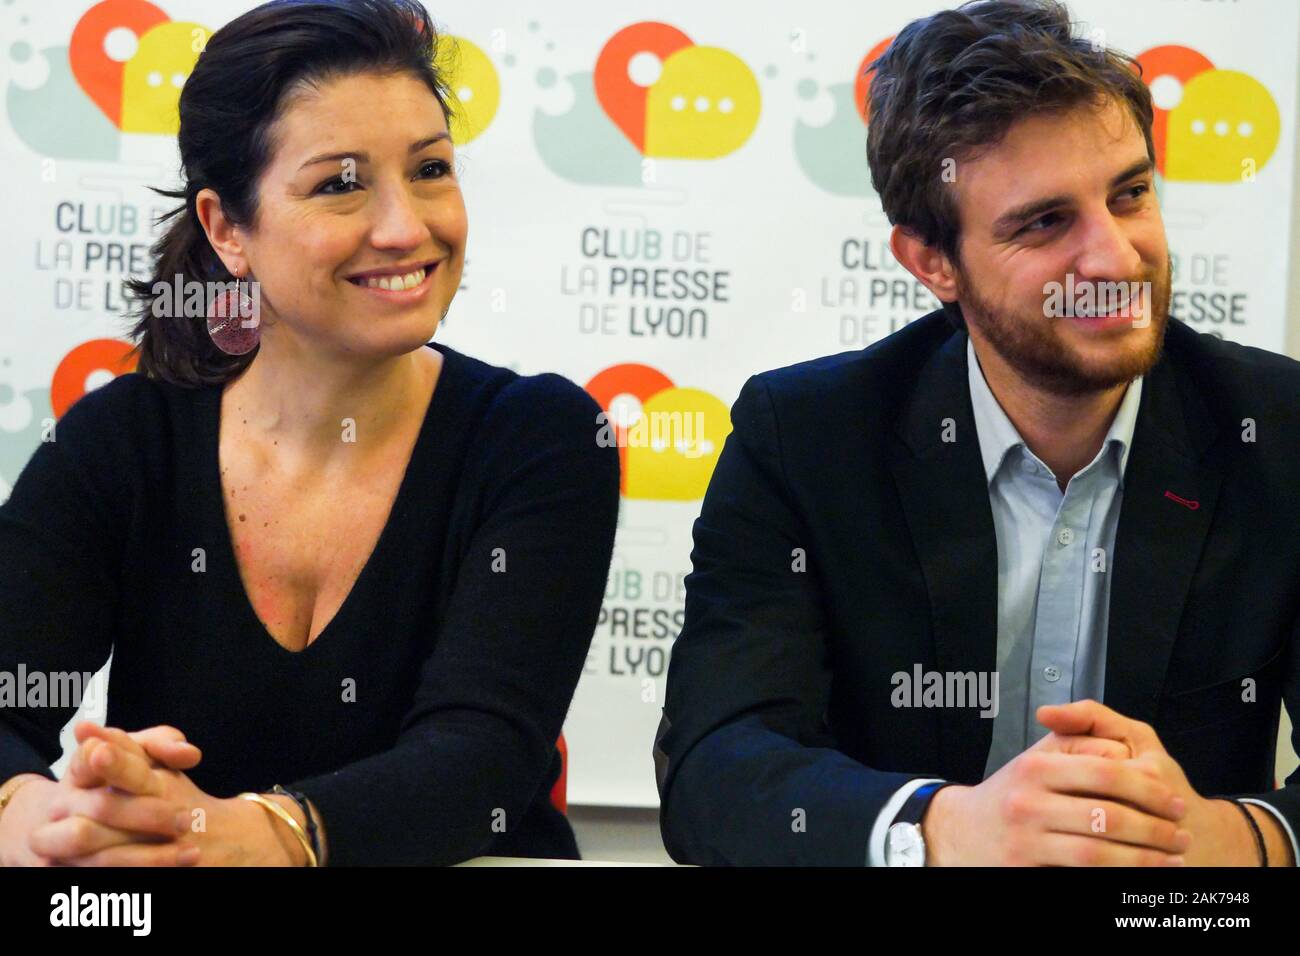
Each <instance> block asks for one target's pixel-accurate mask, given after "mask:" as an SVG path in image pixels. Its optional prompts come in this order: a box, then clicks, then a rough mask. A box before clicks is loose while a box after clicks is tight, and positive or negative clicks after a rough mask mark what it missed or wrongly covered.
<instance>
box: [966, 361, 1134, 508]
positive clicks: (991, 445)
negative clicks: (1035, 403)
mask: <svg viewBox="0 0 1300 956" xmlns="http://www.w3.org/2000/svg"><path fill="white" fill-rule="evenodd" d="M966 376H967V380H968V382H969V384H970V399H971V407H972V409H973V410H974V412H975V430H976V431H977V432H978V434H979V442H980V456H981V457H982V458H983V459H984V474H985V477H986V478H987V479H988V482H989V484H992V483H993V478H994V477H995V476H996V475H997V473H998V469H999V468H1001V467H1002V461H1003V459H1005V458H1006V456H1007V453H1008V452H1010V451H1011V450H1012V449H1014V448H1016V447H1017V446H1022V445H1025V441H1024V439H1023V438H1021V437H1020V432H1018V431H1016V426H1015V425H1013V424H1011V419H1009V418H1007V413H1006V412H1004V411H1003V410H1002V406H1001V405H999V404H998V400H997V398H995V397H994V395H993V392H992V390H991V389H990V388H989V385H988V382H987V381H985V379H984V372H983V370H982V369H981V368H980V364H979V358H978V356H976V354H975V345H974V343H972V342H971V340H970V338H969V337H968V338H967V339H966ZM1141 400H1142V376H1138V377H1137V378H1135V379H1134V380H1133V381H1132V382H1131V383H1129V387H1128V388H1127V389H1125V391H1124V398H1123V400H1122V401H1121V402H1120V403H1119V410H1118V411H1117V412H1116V413H1115V420H1114V421H1113V422H1111V425H1110V431H1108V432H1107V433H1106V440H1105V441H1103V442H1102V445H1101V451H1099V452H1098V455H1099V456H1100V455H1102V454H1104V453H1105V452H1106V451H1107V450H1108V449H1109V448H1110V447H1111V446H1112V445H1118V446H1119V450H1118V454H1119V482H1120V487H1123V485H1124V469H1125V467H1126V466H1127V465H1128V453H1129V449H1130V448H1131V447H1132V445H1133V429H1134V428H1135V427H1136V425H1137V413H1138V405H1139V404H1140V403H1141ZM1025 450H1026V452H1028V450H1029V449H1028V446H1025ZM1094 460H1095V459H1094Z"/></svg>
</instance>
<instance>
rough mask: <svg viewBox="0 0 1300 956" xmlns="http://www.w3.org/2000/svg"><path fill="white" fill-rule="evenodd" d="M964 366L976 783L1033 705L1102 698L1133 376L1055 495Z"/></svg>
mask: <svg viewBox="0 0 1300 956" xmlns="http://www.w3.org/2000/svg"><path fill="white" fill-rule="evenodd" d="M966 361H967V377H968V380H969V385H970V397H971V406H972V408H973V410H974V413H975V428H976V432H977V433H978V436H979V443H980V455H981V457H982V459H983V462H984V474H985V477H986V479H987V480H988V490H989V504H990V506H991V508H992V512H993V526H994V529H995V531H996V532H997V544H998V638H997V641H998V643H997V669H998V711H997V714H996V715H995V716H994V717H993V742H992V746H991V747H990V748H989V754H988V760H987V762H986V763H985V766H984V778H985V779H988V777H989V776H991V775H992V774H994V773H995V772H997V770H999V769H1000V768H1001V767H1002V766H1003V765H1005V764H1006V763H1008V762H1009V761H1010V760H1012V759H1013V758H1014V757H1016V756H1017V755H1018V754H1020V753H1022V752H1023V751H1024V750H1026V749H1027V748H1029V747H1031V746H1033V745H1034V744H1035V743H1037V742H1038V741H1039V740H1041V739H1042V738H1043V737H1045V736H1047V734H1048V730H1047V728H1046V727H1043V726H1042V725H1041V724H1039V723H1038V722H1037V720H1035V718H1034V713H1035V711H1036V710H1037V709H1038V707H1040V706H1042V705H1043V704H1068V703H1070V702H1072V701H1076V700H1084V699H1087V698H1092V699H1093V700H1102V697H1103V694H1104V692H1105V689H1106V688H1105V684H1106V635H1107V626H1108V620H1109V611H1110V568H1111V565H1112V555H1113V552H1114V547H1115V532H1116V529H1117V528H1118V526H1119V512H1120V504H1121V502H1122V499H1123V491H1124V468H1125V466H1126V465H1127V463H1128V455H1129V449H1130V447H1131V446H1132V444H1133V429H1134V427H1135V425H1136V424H1137V413H1138V405H1139V403H1140V402H1141V400H1142V379H1141V378H1140V377H1139V378H1135V379H1134V380H1133V381H1132V382H1131V383H1130V384H1129V387H1128V389H1127V390H1126V391H1125V392H1124V398H1123V399H1122V400H1121V402H1120V405H1119V409H1118V410H1117V411H1116V413H1115V418H1114V421H1113V422H1112V423H1111V427H1110V430H1109V431H1108V432H1107V433H1106V438H1105V439H1104V440H1103V441H1102V444H1101V448H1100V449H1099V450H1098V452H1097V454H1096V456H1094V458H1093V459H1092V461H1091V462H1089V463H1088V464H1087V465H1086V466H1085V467H1084V468H1082V469H1081V470H1080V471H1079V472H1078V473H1076V474H1075V475H1074V476H1072V477H1071V478H1070V480H1069V483H1068V484H1067V485H1066V488H1065V491H1064V492H1062V491H1061V489H1060V487H1059V486H1058V485H1057V480H1056V475H1054V474H1053V473H1052V470H1051V469H1050V468H1048V467H1047V465H1046V464H1044V463H1043V462H1042V461H1041V460H1040V459H1039V458H1038V456H1037V455H1035V454H1034V453H1033V452H1032V451H1030V450H1029V447H1028V446H1027V445H1026V444H1025V442H1024V439H1022V438H1021V437H1020V433H1019V432H1017V431H1016V427H1015V426H1014V425H1013V424H1012V423H1011V419H1009V418H1007V414H1006V412H1004V411H1003V410H1002V406H1001V405H999V404H998V400H997V399H996V398H995V397H994V395H993V392H992V391H991V390H990V389H989V386H988V382H987V381H985V379H984V374H983V372H982V370H981V369H980V365H979V359H978V358H977V356H976V355H975V347H974V345H973V344H972V343H971V342H970V340H969V339H968V340H967V342H966ZM928 782H930V778H927V779H924V780H913V781H910V782H909V783H907V784H905V785H904V786H903V787H902V788H900V789H899V790H898V791H896V792H895V793H894V794H893V796H892V797H891V798H890V800H889V801H888V802H887V803H886V804H885V806H884V807H883V808H882V810H881V812H880V815H879V816H878V817H877V819H876V822H875V825H874V827H873V828H872V831H871V837H870V843H869V846H868V862H869V863H871V865H873V866H876V865H883V863H884V846H885V834H886V831H887V830H888V827H889V824H890V823H892V822H893V819H894V817H895V816H896V815H897V814H898V811H899V810H900V809H901V808H902V805H903V803H904V802H905V801H906V800H907V798H908V797H909V796H911V794H912V792H913V791H915V790H916V789H917V788H918V787H920V786H921V785H923V784H925V783H928ZM1250 802H1252V803H1256V804H1258V805H1259V806H1262V807H1264V808H1266V809H1268V810H1270V811H1272V813H1273V815H1274V816H1276V817H1277V818H1278V820H1279V821H1280V822H1281V823H1282V826H1283V828H1284V829H1285V830H1286V832H1287V835H1288V836H1289V837H1290V839H1291V844H1292V849H1293V852H1295V851H1296V847H1297V844H1296V839H1295V835H1294V834H1293V833H1292V832H1291V828H1290V826H1289V825H1288V824H1287V822H1286V820H1285V819H1284V818H1283V817H1282V815H1281V814H1280V813H1278V812H1277V811H1276V810H1275V809H1274V808H1273V807H1270V806H1269V805H1268V804H1266V803H1263V802H1262V801H1258V800H1252V801H1250ZM1297 858H1298V859H1300V856H1298V857H1297Z"/></svg>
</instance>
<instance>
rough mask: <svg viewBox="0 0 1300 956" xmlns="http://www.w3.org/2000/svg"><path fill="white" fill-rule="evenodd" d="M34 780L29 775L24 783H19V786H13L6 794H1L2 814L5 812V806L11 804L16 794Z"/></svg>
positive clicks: (0, 806) (0, 810) (0, 805)
mask: <svg viewBox="0 0 1300 956" xmlns="http://www.w3.org/2000/svg"><path fill="white" fill-rule="evenodd" d="M32 780H33V778H32V777H28V778H27V779H26V780H24V781H23V782H22V783H20V784H18V786H16V787H13V788H11V789H10V791H9V792H8V793H6V794H5V795H4V796H0V814H3V813H4V812H5V807H7V806H9V801H10V800H12V799H13V798H14V794H15V793H17V792H18V791H19V790H21V789H22V788H23V787H25V786H27V784H29V783H31V782H32Z"/></svg>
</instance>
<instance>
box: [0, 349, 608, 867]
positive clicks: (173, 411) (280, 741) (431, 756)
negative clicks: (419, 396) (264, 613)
mask: <svg viewBox="0 0 1300 956" xmlns="http://www.w3.org/2000/svg"><path fill="white" fill-rule="evenodd" d="M430 347H432V348H436V349H437V350H438V351H439V352H441V353H442V355H443V368H442V373H441V376H440V378H439V381H438V384H437V387H436V388H435V390H434V394H433V398H432V401H431V402H430V404H429V409H428V412H427V414H426V416H425V419H424V422H423V424H422V426H421V430H420V433H419V438H418V440H417V442H416V444H415V447H414V450H413V452H412V455H411V460H410V463H409V464H408V466H407V469H406V472H405V475H404V477H403V479H402V483H401V487H400V489H399V491H398V493H397V496H396V499H395V501H394V503H393V506H392V511H391V513H390V515H389V518H388V523H387V525H386V526H385V527H384V529H383V532H382V534H381V535H380V537H379V540H378V543H377V544H376V546H375V550H374V551H373V553H372V554H371V556H370V558H369V561H368V563H367V564H366V565H365V566H364V568H363V570H362V571H361V574H360V576H359V577H358V578H357V581H356V584H355V586H354V587H353V589H352V591H351V593H350V594H349V595H348V597H347V599H346V600H345V601H344V603H343V605H342V606H341V607H340V608H339V611H338V613H337V614H336V615H335V617H334V618H333V619H332V620H331V621H330V622H329V624H328V625H327V626H326V628H325V630H324V631H323V632H322V633H321V634H320V635H319V636H318V637H317V639H316V640H315V641H313V642H312V643H311V644H309V645H308V646H307V647H306V648H305V649H303V650H302V651H300V652H292V651H289V650H286V649H285V648H284V647H282V646H281V645H280V644H278V643H277V642H276V641H275V640H274V639H273V638H272V637H271V636H270V635H269V634H268V633H267V631H266V629H265V627H264V626H263V624H262V622H261V621H260V620H259V619H258V617H257V614H256V612H255V611H254V609H253V607H252V605H251V604H250V603H249V600H248V597H247V594H246V592H245V589H244V586H243V583H242V581H241V579H240V575H239V569H238V565H237V564H236V562H235V557H234V553H233V550H232V545H231V537H230V531H229V527H228V525H227V523H226V516H225V509H224V504H223V500H222V492H221V481H220V474H219V464H218V451H217V450H218V436H219V423H220V422H219V420H220V414H221V402H220V398H221V388H220V387H215V386H214V387H210V388H198V389H187V388H181V387H178V386H175V385H171V384H168V383H164V382H159V381H156V380H153V379H149V378H146V377H144V376H143V375H140V374H136V373H132V374H128V375H123V376H120V377H118V378H116V379H114V380H113V381H111V382H109V383H108V384H106V385H104V386H103V387H101V388H99V389H96V390H94V391H92V392H90V393H88V394H87V395H86V396H85V397H83V398H82V399H80V400H79V401H78V402H76V404H74V405H73V406H72V407H71V408H70V409H69V410H68V412H67V413H66V414H65V415H64V416H63V418H62V419H61V420H60V421H59V423H58V425H57V426H56V429H55V440H54V441H51V442H46V443H43V444H42V445H41V446H40V447H39V448H38V449H37V450H36V452H35V453H34V454H33V456H32V458H31V460H30V461H29V462H28V464H27V466H26V468H25V469H24V470H23V472H22V474H21V475H20V476H19V478H18V481H17V483H16V484H15V485H14V488H13V492H12V494H11V495H10V497H9V499H8V501H7V502H5V504H4V505H3V506H0V671H8V672H10V673H11V674H13V675H17V674H18V673H19V667H20V665H23V666H24V667H25V670H26V672H27V673H28V674H31V673H32V672H35V671H41V672H45V673H46V674H47V675H51V674H54V673H67V672H78V673H84V672H93V671H95V670H97V669H98V668H100V667H101V666H102V665H103V664H104V662H105V660H106V659H107V658H108V655H109V652H110V651H111V652H112V655H113V667H112V672H111V674H110V682H109V690H108V713H107V719H108V723H109V725H110V726H115V727H121V728H123V729H125V730H129V731H133V730H138V729H141V728H144V727H149V726H153V725H156V724H170V725H173V726H175V727H178V728H180V729H181V730H182V731H183V732H184V733H185V735H186V736H187V738H188V739H189V740H190V741H192V742H193V743H195V744H196V745H198V746H199V747H200V748H202V751H203V760H202V762H201V763H200V764H199V765H198V766H197V767H196V768H194V769H193V770H192V771H190V776H191V778H192V779H193V780H194V782H195V783H196V784H197V785H198V786H199V787H201V788H202V789H203V790H205V791H206V792H208V793H210V794H212V795H214V796H218V797H230V796H233V795H235V794H236V793H238V792H240V791H243V790H266V789H269V788H270V787H271V786H272V785H273V784H276V783H281V784H284V785H285V786H288V787H290V788H291V789H297V790H301V791H302V792H303V793H305V794H306V795H307V797H309V798H310V799H311V800H312V802H313V803H314V804H315V805H316V807H317V808H318V809H319V811H320V813H321V816H322V817H323V819H324V821H325V826H326V831H327V834H328V839H329V848H330V851H329V860H330V863H331V865H348V864H415V865H420V864H426V865H428V864H446V863H454V862H458V861H461V860H465V859H468V858H470V857H474V856H479V855H484V854H491V855H518V856H552V857H576V856H577V847H576V845H575V843H574V838H573V832H572V830H571V828H570V827H569V824H568V822H567V821H566V820H565V819H564V817H563V816H562V815H561V814H560V813H559V812H558V811H556V810H555V809H554V808H553V807H552V806H551V804H550V790H551V787H552V785H553V783H554V780H555V779H556V776H557V774H558V772H559V768H560V762H559V755H558V753H557V751H556V747H555V742H556V738H557V737H558V735H559V733H560V730H561V727H562V725H563V722H564V717H565V714H566V712H567V709H568V706H569V702H570V698H571V697H572V694H573V690H574V686H575V685H576V683H577V680H578V676H579V674H580V673H581V671H582V667H583V663H584V661H585V658H586V654H587V649H588V645H589V643H590V640H591V636H592V632H593V629H594V627H595V623H596V617H597V614H598V613H599V610H600V604H601V598H602V595H603V593H604V587H605V578H606V575H607V572H608V569H609V562H610V557H611V553H612V549H613V541H614V529H615V524H616V521H617V514H618V500H619V498H618V486H619V464H618V453H617V449H615V448H612V447H602V446H601V445H600V444H599V443H598V442H597V434H598V425H597V415H598V413H599V411H600V409H599V407H598V406H597V404H596V402H595V401H593V400H592V399H591V398H590V396H588V395H587V394H586V393H585V392H583V391H582V390H581V389H579V388H578V387H577V386H576V385H574V384H573V383H572V382H569V381H568V380H567V379H564V378H561V377H560V376H557V375H549V374H548V375H537V376H529V377H521V376H519V375H517V374H515V373H514V372H512V371H510V370H508V369H502V368H496V367H494V366H490V365H487V364H485V363H483V362H480V361H478V360H476V359H473V358H470V357H468V356H465V355H462V354H460V353H458V352H456V351H454V350H452V349H449V348H446V347H444V346H430ZM337 507H339V508H341V509H344V510H346V509H347V507H348V490H347V489H346V488H339V489H338V491H337ZM51 686H52V685H51ZM25 703H27V704H28V706H25V707H19V706H4V705H3V704H0V782H2V781H4V780H7V779H9V778H10V777H12V776H13V775H14V774H17V773H22V772H36V773H43V774H45V775H46V776H51V774H50V771H49V766H50V764H51V763H53V762H54V761H56V760H57V759H58V757H59V755H60V752H61V748H60V745H59V733H60V730H61V728H62V727H63V726H64V725H65V724H66V723H67V721H68V720H69V719H70V718H71V716H72V714H73V708H72V707H52V706H43V707H35V706H31V700H30V699H29V700H27V701H25ZM47 703H48V702H47Z"/></svg>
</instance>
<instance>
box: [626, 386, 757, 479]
mask: <svg viewBox="0 0 1300 956" xmlns="http://www.w3.org/2000/svg"><path fill="white" fill-rule="evenodd" d="M730 433H731V413H730V412H729V411H728V409H727V406H726V405H724V404H723V403H722V402H720V401H718V399H717V398H715V397H714V396H712V395H710V394H709V393H708V392H705V391H702V390H700V389H698V388H666V389H664V390H663V391H662V392H659V393H658V394H656V395H653V396H651V397H650V398H649V399H647V400H646V402H645V403H644V404H643V405H642V406H641V415H640V417H639V418H638V419H637V420H636V421H635V422H633V423H632V424H631V425H630V426H629V428H628V429H627V432H626V434H625V436H624V440H625V441H626V442H627V446H628V447H627V485H626V487H625V489H624V494H625V496H626V497H628V498H652V499H656V500H661V501H663V500H667V501H695V500H697V499H699V498H703V497H704V491H705V489H706V488H708V487H709V478H711V477H712V476H713V466H714V465H716V464H717V462H718V455H719V454H720V453H721V452H722V445H723V442H725V441H726V439H727V435H728V434H730Z"/></svg>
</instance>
